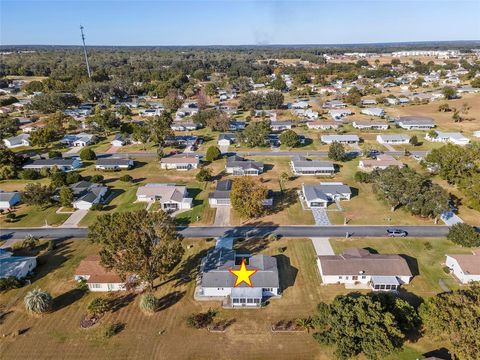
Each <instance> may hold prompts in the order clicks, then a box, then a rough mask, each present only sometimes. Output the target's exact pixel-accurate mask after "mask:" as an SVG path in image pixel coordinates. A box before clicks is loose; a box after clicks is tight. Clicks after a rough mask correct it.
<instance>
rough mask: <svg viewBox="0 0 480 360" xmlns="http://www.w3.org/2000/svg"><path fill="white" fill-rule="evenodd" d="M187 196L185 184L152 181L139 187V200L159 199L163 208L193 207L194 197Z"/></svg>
mask: <svg viewBox="0 0 480 360" xmlns="http://www.w3.org/2000/svg"><path fill="white" fill-rule="evenodd" d="M187 196H188V192H187V187H186V186H184V185H175V184H157V183H152V184H146V185H145V186H140V187H139V188H138V189H137V201H147V202H154V201H158V202H159V203H160V206H161V208H162V209H163V210H173V211H176V210H184V209H191V208H192V206H193V205H192V202H193V199H192V198H189V197H187Z"/></svg>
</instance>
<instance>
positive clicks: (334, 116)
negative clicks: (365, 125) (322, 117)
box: [328, 109, 353, 121]
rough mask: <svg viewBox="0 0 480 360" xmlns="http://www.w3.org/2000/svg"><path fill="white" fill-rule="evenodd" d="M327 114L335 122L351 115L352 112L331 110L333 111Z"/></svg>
mask: <svg viewBox="0 0 480 360" xmlns="http://www.w3.org/2000/svg"><path fill="white" fill-rule="evenodd" d="M328 113H329V114H330V116H331V117H332V119H333V120H335V121H339V120H341V119H342V118H343V117H345V116H348V115H352V114H353V112H352V110H349V109H333V110H329V111H328Z"/></svg>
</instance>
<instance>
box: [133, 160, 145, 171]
mask: <svg viewBox="0 0 480 360" xmlns="http://www.w3.org/2000/svg"><path fill="white" fill-rule="evenodd" d="M145 165H147V163H146V162H145V161H138V160H135V163H134V166H133V168H132V169H140V168H142V167H144V166H145Z"/></svg>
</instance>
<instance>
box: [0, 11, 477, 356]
mask: <svg viewBox="0 0 480 360" xmlns="http://www.w3.org/2000/svg"><path fill="white" fill-rule="evenodd" d="M146 21H147V20H146ZM19 24H20V23H19ZM231 25H232V27H235V26H236V23H234V22H232V24H231ZM407 25H408V24H407ZM19 26H23V25H19ZM82 31H83V28H82ZM219 31H223V29H219ZM82 34H83V33H82ZM259 36H260V35H259ZM449 46H450V45H449ZM449 46H447V45H445V44H443V45H442V44H440V45H438V46H437V47H429V46H425V47H421V46H420V45H415V46H413V45H412V46H407V45H400V44H397V46H396V47H395V48H389V47H388V46H380V45H378V47H375V46H373V45H372V47H367V48H366V49H365V50H364V51H363V52H356V51H354V50H353V49H350V48H341V47H338V48H331V49H330V48H329V49H322V48H319V49H316V48H313V47H311V48H310V47H298V48H297V47H295V48H291V49H289V48H282V47H278V48H277V47H268V46H267V47H265V48H263V47H260V46H259V47H253V48H251V49H250V48H249V49H248V50H246V49H243V48H241V47H239V48H238V49H237V48H236V47H232V48H230V47H225V48H218V49H217V48H215V47H212V48H209V47H206V48H202V47H198V48H196V47H193V48H178V49H177V48H175V47H172V48H169V47H166V48H163V47H158V48H157V47H152V48H147V47H146V48H143V47H139V48H122V47H119V48H117V47H105V48H103V47H98V48H95V49H94V50H93V49H92V50H90V49H87V48H86V49H87V50H88V51H87V50H85V52H83V51H84V50H83V48H78V47H71V48H70V47H65V48H56V47H52V48H49V47H45V48H44V47H31V48H30V47H27V48H25V49H23V48H15V49H13V48H12V49H9V48H7V49H4V50H3V52H2V66H1V71H0V73H1V78H0V102H1V114H0V121H1V137H2V139H1V140H2V141H1V142H0V228H1V233H0V292H1V294H0V323H1V324H2V333H3V334H4V335H3V337H4V338H5V344H2V346H0V357H2V358H5V359H14V358H33V357H34V356H33V353H32V352H28V355H27V353H25V352H23V351H24V348H29V346H34V347H35V348H36V350H35V351H36V353H35V354H36V356H37V358H55V357H57V356H58V357H65V358H78V356H77V355H78V353H75V350H74V349H77V351H78V349H81V348H82V349H83V348H85V349H86V350H85V351H86V352H85V355H82V356H85V357H89V358H92V359H93V358H168V359H194V358H219V359H220V358H222V359H223V358H232V357H235V358H237V357H238V358H247V359H253V358H259V359H262V358H265V359H266V358H288V359H314V358H318V359H331V358H332V359H333V358H339V359H349V358H357V357H356V356H357V355H358V356H360V357H359V358H368V359H397V358H398V359H400V358H402V359H407V358H408V359H427V358H428V359H478V346H480V343H479V342H478V333H479V331H480V329H479V328H478V316H480V313H479V311H478V299H479V298H480V290H479V289H480V288H479V286H478V284H477V282H478V281H480V235H479V232H478V226H479V225H480V200H479V199H480V50H479V48H478V42H477V43H473V44H468V46H467V44H463V43H460V44H455V46H454V45H451V46H452V48H450V47H449ZM355 49H356V48H355ZM433 49H437V50H433ZM87 65H88V71H87ZM471 299H477V300H471ZM451 304H455V306H458V309H457V308H456V310H455V311H454V310H453V309H452V306H451ZM438 314H441V315H438ZM462 316H463V317H462ZM456 318H461V320H458V321H456V320H455V319H456ZM439 319H440V320H439ZM439 321H442V323H441V325H439ZM467 323H470V324H476V325H475V326H477V328H476V330H475V331H473V330H471V329H469V330H468V331H467V330H465V327H464V326H465V324H467ZM471 326H472V329H473V327H474V325H471ZM347 327H348V329H349V330H346V329H345V328H347ZM439 329H440V330H439ZM349 331H351V332H352V333H355V334H356V335H355V337H352V336H353V335H351V334H350V333H349ZM472 331H473V332H472ZM472 333H473V334H474V335H471V334H472ZM379 334H386V335H385V337H382V336H383V335H382V336H380V335H379ZM412 334H415V335H412ZM452 334H454V335H452ZM437 335H438V336H437ZM257 336H258V339H259V340H258V341H257ZM442 336H443V337H442ZM475 336H476V339H475ZM110 338H111V339H110ZM34 339H35V340H34ZM445 339H448V341H447V340H445ZM2 341H3V340H2ZM260 342H262V345H259V344H260ZM263 342H264V343H265V344H264V345H263ZM133 343H138V344H135V345H133ZM31 344H35V345H31ZM219 344H221V346H220V345H219ZM240 344H241V346H240ZM359 344H361V345H359ZM43 346H45V349H42V348H41V347H43ZM52 347H54V348H55V349H57V350H55V351H54V352H53V350H52ZM117 348H118V349H121V351H122V353H121V355H119V354H120V352H119V351H120V350H118V349H117ZM250 348H252V349H250ZM260 348H261V349H263V350H262V351H260V352H255V349H257V350H258V349H260ZM147 349H149V350H147ZM152 349H155V350H152ZM438 349H443V350H442V351H443V352H442V351H440V352H438ZM472 349H474V350H472ZM160 352H161V355H159V353H160ZM445 352H446V353H448V354H449V356H448V357H442V356H443V355H442V354H445ZM361 354H363V355H361ZM425 354H427V355H428V356H427V355H425ZM429 354H430V355H429ZM237 355H238V356H237ZM437 355H438V356H437Z"/></svg>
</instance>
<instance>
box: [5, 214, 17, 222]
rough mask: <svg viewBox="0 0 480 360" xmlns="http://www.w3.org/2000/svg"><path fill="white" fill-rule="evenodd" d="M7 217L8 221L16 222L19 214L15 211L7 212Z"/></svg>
mask: <svg viewBox="0 0 480 360" xmlns="http://www.w3.org/2000/svg"><path fill="white" fill-rule="evenodd" d="M5 217H6V218H7V221H8V222H15V220H17V214H15V213H14V212H9V213H7V215H5Z"/></svg>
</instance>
